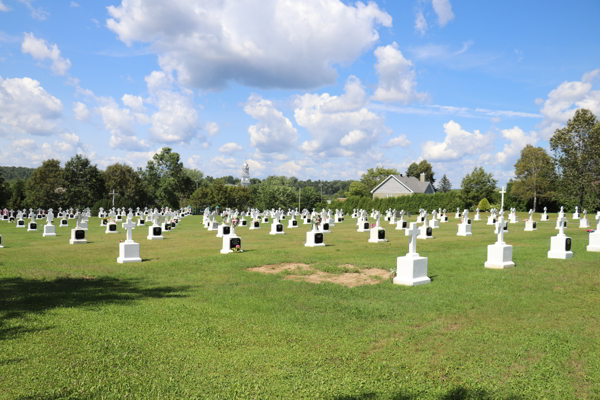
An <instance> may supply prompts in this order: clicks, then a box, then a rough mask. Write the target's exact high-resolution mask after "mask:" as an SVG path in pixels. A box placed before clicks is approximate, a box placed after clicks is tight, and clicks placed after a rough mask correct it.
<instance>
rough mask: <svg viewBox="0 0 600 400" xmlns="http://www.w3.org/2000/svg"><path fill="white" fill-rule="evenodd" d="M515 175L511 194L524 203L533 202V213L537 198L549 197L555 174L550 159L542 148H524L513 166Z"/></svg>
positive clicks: (529, 146) (528, 146)
mask: <svg viewBox="0 0 600 400" xmlns="http://www.w3.org/2000/svg"><path fill="white" fill-rule="evenodd" d="M515 175H516V177H515V182H514V184H513V187H512V192H513V193H514V194H516V195H517V196H520V197H521V198H522V199H523V200H524V201H525V202H529V201H530V200H533V207H532V208H533V211H536V207H537V204H538V198H540V197H542V198H543V197H551V192H552V187H553V186H554V184H555V180H556V174H555V172H554V165H553V163H552V158H551V157H550V156H549V155H548V153H546V150H544V149H543V148H541V147H533V146H532V145H530V144H528V145H527V146H525V148H524V149H523V150H521V157H520V158H519V160H518V161H517V163H516V164H515Z"/></svg>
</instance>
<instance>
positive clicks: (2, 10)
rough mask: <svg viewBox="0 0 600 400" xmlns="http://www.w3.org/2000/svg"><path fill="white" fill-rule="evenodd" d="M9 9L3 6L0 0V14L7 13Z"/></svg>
mask: <svg viewBox="0 0 600 400" xmlns="http://www.w3.org/2000/svg"><path fill="white" fill-rule="evenodd" d="M10 10H11V8H10V7H8V6H7V5H5V4H4V3H3V2H2V0H0V12H8V11H10Z"/></svg>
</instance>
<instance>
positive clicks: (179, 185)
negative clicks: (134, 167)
mask: <svg viewBox="0 0 600 400" xmlns="http://www.w3.org/2000/svg"><path fill="white" fill-rule="evenodd" d="M140 172H141V175H142V178H143V180H144V183H145V184H146V188H147V190H148V192H149V194H150V196H151V197H152V199H153V200H154V203H155V204H157V205H159V206H160V207H166V206H168V207H171V208H179V200H180V197H182V196H185V195H186V191H187V188H188V187H189V186H190V185H189V184H188V183H187V182H186V179H187V180H188V182H191V179H190V178H189V177H187V176H186V175H185V174H184V172H183V163H182V162H181V161H180V157H179V153H175V152H173V150H172V149H171V148H169V147H163V148H162V149H161V151H160V152H159V153H157V154H155V155H154V157H152V159H151V160H149V161H148V164H147V166H146V169H145V170H143V171H142V170H140Z"/></svg>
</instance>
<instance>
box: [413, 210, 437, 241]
mask: <svg viewBox="0 0 600 400" xmlns="http://www.w3.org/2000/svg"><path fill="white" fill-rule="evenodd" d="M419 232H420V233H419V236H417V239H434V237H433V229H432V228H431V227H430V226H429V218H428V217H427V211H425V213H424V214H423V225H421V226H420V227H419Z"/></svg>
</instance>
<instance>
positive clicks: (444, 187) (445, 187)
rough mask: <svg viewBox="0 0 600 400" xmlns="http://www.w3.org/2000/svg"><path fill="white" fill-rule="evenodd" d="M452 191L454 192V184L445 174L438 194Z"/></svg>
mask: <svg viewBox="0 0 600 400" xmlns="http://www.w3.org/2000/svg"><path fill="white" fill-rule="evenodd" d="M450 190H452V183H451V182H450V179H448V177H447V176H446V174H444V176H442V179H440V185H439V187H438V192H442V193H448V192H449V191H450Z"/></svg>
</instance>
